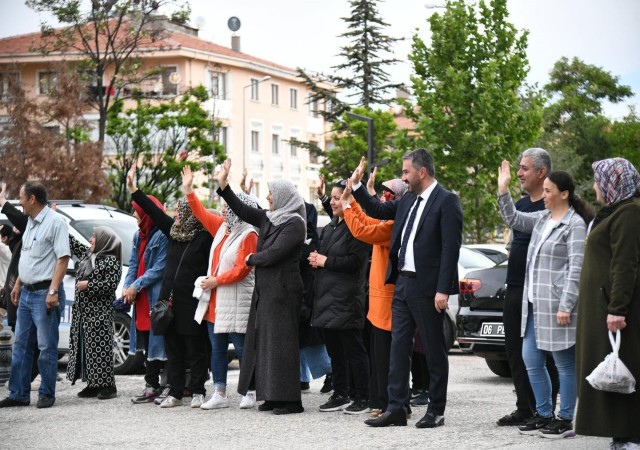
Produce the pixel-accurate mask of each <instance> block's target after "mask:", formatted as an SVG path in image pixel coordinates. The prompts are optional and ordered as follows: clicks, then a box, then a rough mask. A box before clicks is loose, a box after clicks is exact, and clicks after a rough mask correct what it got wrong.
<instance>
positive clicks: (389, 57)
mask: <svg viewBox="0 0 640 450" xmlns="http://www.w3.org/2000/svg"><path fill="white" fill-rule="evenodd" d="M378 1H379V0H351V2H350V3H351V15H350V16H349V17H343V18H342V19H343V20H344V21H345V22H346V24H347V28H348V31H346V32H345V33H343V34H341V35H340V37H343V38H346V39H348V40H349V43H348V44H347V45H345V46H344V47H342V49H341V52H340V53H339V56H341V57H342V58H344V62H343V63H341V64H338V65H336V66H333V67H332V69H334V73H333V74H330V75H322V74H320V75H318V76H312V75H309V74H307V73H306V72H305V71H304V69H301V68H298V75H299V77H300V78H301V79H302V80H303V82H304V83H305V84H306V85H307V87H308V88H309V89H310V90H311V91H312V95H311V97H310V102H313V101H316V100H322V101H324V103H325V110H324V111H318V112H319V113H320V114H322V116H323V117H324V118H325V120H330V121H333V120H336V119H337V118H338V117H339V116H340V115H341V114H342V113H343V112H345V111H348V110H349V109H350V107H351V106H361V107H364V108H366V109H369V110H370V109H371V108H372V106H373V105H381V104H382V105H384V104H389V103H390V102H391V101H392V100H393V98H392V97H390V96H389V91H391V90H394V89H397V88H402V87H403V85H402V84H398V83H392V82H391V81H390V80H389V74H388V73H387V71H386V70H385V68H386V67H387V66H390V65H392V64H395V63H397V62H398V60H397V59H395V58H393V49H392V47H393V44H394V43H395V42H397V41H399V40H400V39H397V38H393V37H390V36H387V35H386V34H385V33H384V29H385V28H386V27H388V26H389V24H388V23H386V22H385V21H384V20H383V19H382V18H381V17H380V13H379V12H378V8H377V4H378ZM324 81H328V82H330V83H332V84H333V85H334V86H335V88H336V89H337V90H339V91H345V93H346V96H347V98H348V99H354V102H345V101H342V100H339V99H338V98H337V97H336V95H335V91H332V90H331V89H327V88H325V87H323V86H321V85H320V84H321V83H322V82H324Z"/></svg>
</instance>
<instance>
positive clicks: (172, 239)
mask: <svg viewBox="0 0 640 450" xmlns="http://www.w3.org/2000/svg"><path fill="white" fill-rule="evenodd" d="M135 177H136V165H135V164H134V165H132V166H131V169H130V170H129V173H128V174H127V187H128V189H129V191H130V192H131V198H132V199H133V200H134V201H135V202H136V203H137V204H138V205H140V207H141V208H142V209H143V210H144V211H145V212H146V213H147V214H148V215H149V216H150V217H151V220H153V223H154V224H155V225H156V226H157V227H158V228H159V229H160V231H161V232H162V233H163V234H164V235H165V236H166V237H167V238H168V239H169V248H168V250H167V263H166V267H165V271H164V277H163V279H162V287H161V289H160V298H161V299H166V300H169V299H171V300H172V303H173V306H172V308H173V315H174V320H173V325H172V326H171V328H170V329H169V331H168V332H167V333H166V335H165V336H164V345H165V350H166V351H167V366H168V368H167V384H168V385H169V392H168V395H167V397H166V398H165V399H164V400H162V402H161V403H160V407H161V408H173V407H175V406H181V405H182V397H183V395H184V389H185V384H186V369H191V377H190V379H189V386H188V390H189V392H190V393H191V394H192V399H191V407H192V408H200V406H202V404H203V403H204V396H205V393H206V390H205V388H204V383H205V382H206V381H207V376H208V375H207V372H208V370H209V339H208V337H207V327H206V325H205V324H204V323H198V322H196V321H195V320H194V317H195V313H196V308H197V306H198V299H197V298H195V297H194V296H193V290H194V283H195V281H196V278H198V277H199V276H200V275H202V274H203V273H206V272H207V267H208V266H209V250H210V249H211V242H212V238H211V235H210V234H209V232H208V231H207V230H205V229H204V227H203V226H202V223H200V221H199V220H198V219H196V217H195V216H194V215H193V213H192V212H191V208H189V203H187V200H186V199H185V198H181V199H180V200H178V204H177V206H176V213H175V217H173V218H172V217H170V216H168V215H167V214H165V213H164V211H162V209H161V208H158V206H157V205H156V204H155V203H153V202H152V201H150V200H149V199H148V197H147V196H146V195H145V194H144V193H143V192H142V191H140V190H139V189H138V188H137V187H136V185H135V181H134V180H135Z"/></svg>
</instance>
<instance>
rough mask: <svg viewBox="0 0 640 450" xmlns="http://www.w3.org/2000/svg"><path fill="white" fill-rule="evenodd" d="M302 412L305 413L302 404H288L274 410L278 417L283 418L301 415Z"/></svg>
mask: <svg viewBox="0 0 640 450" xmlns="http://www.w3.org/2000/svg"><path fill="white" fill-rule="evenodd" d="M301 412H304V408H303V407H302V402H291V403H288V402H287V403H283V404H282V405H280V406H277V407H275V408H273V413H274V414H275V415H277V416H281V415H283V414H299V413H301Z"/></svg>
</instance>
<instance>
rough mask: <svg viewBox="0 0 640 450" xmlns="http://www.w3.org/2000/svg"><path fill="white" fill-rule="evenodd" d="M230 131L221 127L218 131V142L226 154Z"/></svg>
mask: <svg viewBox="0 0 640 450" xmlns="http://www.w3.org/2000/svg"><path fill="white" fill-rule="evenodd" d="M228 132H229V129H228V128H227V127H220V128H218V129H217V130H216V142H217V143H218V144H220V145H222V148H223V149H224V152H225V153H227V144H228V142H227V139H228Z"/></svg>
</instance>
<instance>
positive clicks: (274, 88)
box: [271, 84, 280, 106]
mask: <svg viewBox="0 0 640 450" xmlns="http://www.w3.org/2000/svg"><path fill="white" fill-rule="evenodd" d="M279 97H280V86H278V85H277V84H272V85H271V104H272V105H276V106H277V105H279V104H280V98H279Z"/></svg>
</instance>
